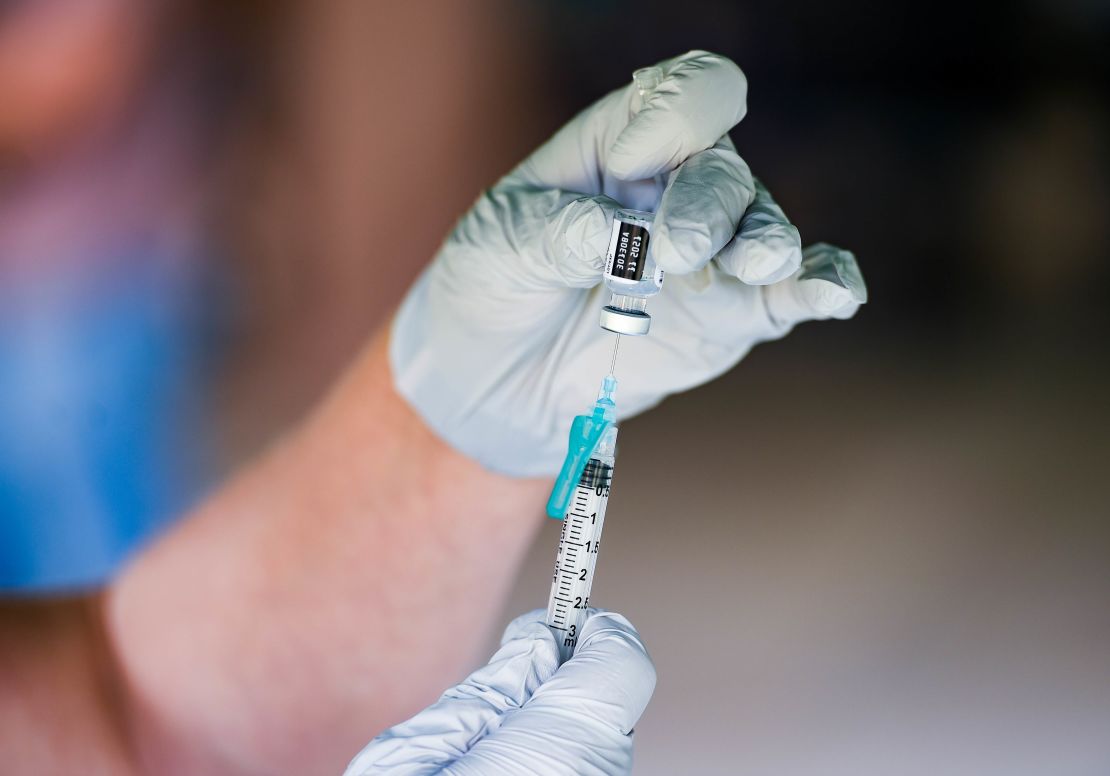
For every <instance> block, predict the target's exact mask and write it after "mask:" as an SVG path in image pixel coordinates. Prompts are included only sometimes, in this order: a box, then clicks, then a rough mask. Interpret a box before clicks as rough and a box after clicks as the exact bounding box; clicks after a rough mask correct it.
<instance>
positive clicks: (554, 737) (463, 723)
mask: <svg viewBox="0 0 1110 776" xmlns="http://www.w3.org/2000/svg"><path fill="white" fill-rule="evenodd" d="M544 614H545V612H544V610H542V609H537V610H536V611H534V612H529V613H528V614H526V615H523V616H522V617H518V618H517V619H516V620H514V621H513V622H512V623H511V624H510V625H509V627H508V629H506V631H505V635H504V636H503V637H502V639H501V649H499V650H498V651H497V654H495V655H494V656H493V658H492V659H491V660H490V662H489V664H488V665H486V666H485V667H483V668H480V669H479V670H477V671H475V672H474V673H473V674H471V675H470V676H469V677H468V678H467V679H466V681H464V682H463V683H462V684H460V685H458V686H457V687H454V688H452V689H450V690H448V691H447V692H445V693H444V694H443V696H442V697H441V698H440V699H439V701H438V702H437V703H435V704H434V705H432V706H429V707H428V708H427V709H425V710H424V711H422V712H420V713H419V714H417V715H416V716H415V717H413V718H412V719H410V720H408V721H407V722H402V723H401V724H400V725H397V726H396V727H393V728H390V729H389V730H387V731H385V732H384V733H382V734H381V735H380V736H378V737H377V738H375V739H374V740H373V741H371V742H370V744H369V745H368V746H367V747H366V748H365V749H363V750H362V752H361V753H359V755H358V756H357V757H355V759H354V760H352V761H351V764H350V765H349V766H348V768H347V771H346V774H345V776H367V775H368V774H378V773H389V774H397V775H399V776H411V775H412V774H432V773H445V774H457V775H459V776H462V775H464V774H465V775H467V776H478V775H479V774H480V775H481V776H493V774H506V776H508V775H509V774H511V775H512V776H517V775H518V774H522V773H527V774H534V775H535V776H547V775H548V774H552V775H553V774H583V775H585V776H589V775H590V774H607V775H611V774H623V773H629V772H630V771H631V769H632V727H633V726H634V725H635V724H636V721H637V720H639V718H640V715H641V714H642V713H643V711H644V708H645V707H646V706H647V703H648V700H650V699H651V693H652V691H653V690H654V689H655V667H654V666H653V665H652V662H651V658H650V657H648V654H647V651H646V650H645V649H644V645H643V643H642V642H641V641H640V637H639V634H637V633H636V631H635V629H633V627H632V625H631V624H630V623H629V622H628V620H626V619H625V618H624V617H622V616H621V615H619V614H614V613H611V612H604V611H600V610H597V609H592V610H590V612H589V616H588V617H587V618H586V621H585V622H584V623H583V625H582V630H581V637H580V639H579V641H578V647H577V649H576V651H575V653H574V655H573V656H572V657H571V658H570V659H569V660H568V661H567V662H566V663H564V664H563V665H562V666H560V665H559V648H558V645H557V643H556V639H555V636H554V634H553V632H552V631H551V629H550V628H548V627H547V625H545V624H544V622H543V618H544Z"/></svg>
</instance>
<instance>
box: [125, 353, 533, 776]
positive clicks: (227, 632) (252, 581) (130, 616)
mask: <svg viewBox="0 0 1110 776" xmlns="http://www.w3.org/2000/svg"><path fill="white" fill-rule="evenodd" d="M546 484H547V483H545V482H543V481H540V480H511V479H508V478H504V477H500V476H498V475H494V474H491V473H489V472H487V471H485V470H483V469H482V468H481V467H479V466H478V465H477V464H475V463H473V462H472V461H470V460H468V459H466V458H465V457H463V456H461V455H460V454H458V453H456V452H455V451H453V450H451V449H450V448H448V447H447V446H446V445H444V444H443V443H442V442H440V441H439V440H438V439H437V438H436V437H434V436H433V435H432V434H431V433H430V432H429V431H428V430H427V428H426V427H425V426H424V425H423V424H422V423H421V421H420V419H419V418H418V417H417V416H416V415H415V414H414V413H413V412H412V410H411V409H410V408H409V407H408V406H407V405H406V404H405V403H404V402H403V401H402V400H401V399H400V398H399V397H398V396H397V395H396V393H395V392H394V390H393V387H392V382H391V379H390V375H389V370H388V365H387V359H386V346H385V337H384V336H380V337H379V338H378V339H377V340H376V341H375V342H374V343H373V344H372V345H371V346H370V348H369V349H368V351H367V352H366V353H365V354H364V355H363V356H362V357H361V358H360V359H359V360H358V362H357V363H356V365H355V366H354V367H353V368H352V369H351V370H350V372H349V373H348V374H347V376H346V377H345V379H344V380H343V381H342V383H341V384H340V385H339V386H338V387H337V388H336V389H335V390H334V391H333V393H332V394H331V396H330V397H329V398H328V400H327V401H326V402H325V403H324V405H323V406H322V407H320V408H319V410H318V411H317V412H316V413H315V414H314V415H313V416H312V417H311V418H309V419H308V420H307V421H306V422H305V423H304V424H303V426H302V427H301V428H299V429H298V430H297V431H296V432H295V433H293V434H292V435H290V436H289V437H288V438H287V439H286V440H285V441H284V442H283V443H281V444H280V445H278V446H277V447H276V448H275V449H274V450H273V451H272V452H271V453H270V454H269V455H267V456H266V457H265V458H264V460H262V461H260V462H259V463H257V464H256V465H254V466H252V467H251V468H250V469H249V470H247V471H245V472H244V473H243V474H242V475H241V476H239V477H238V478H237V479H236V480H234V481H233V482H232V483H231V484H230V485H228V486H227V487H226V488H225V489H224V490H222V491H221V492H219V493H217V494H215V495H214V496H213V497H212V498H211V499H210V500H209V501H208V502H207V503H205V504H204V505H203V506H202V507H201V508H199V509H198V510H197V511H196V513H195V514H193V515H192V516H190V517H189V518H188V519H186V520H185V521H183V524H182V525H181V526H180V527H179V529H178V530H176V531H174V532H173V533H172V534H170V535H169V536H167V537H166V538H165V539H164V540H163V541H162V542H161V543H160V544H159V545H158V546H156V547H155V548H153V550H152V551H151V552H149V553H147V554H146V555H144V556H143V557H142V559H141V560H140V561H139V562H138V563H136V564H135V566H134V567H133V568H131V569H130V570H129V571H128V572H127V573H126V574H125V575H124V576H123V578H122V579H121V580H120V582H119V583H118V585H117V586H116V587H115V589H114V591H113V592H112V594H111V595H110V597H109V598H108V603H107V617H108V623H109V626H108V627H109V632H110V635H111V637H112V639H113V642H114V644H115V645H116V649H117V652H118V659H119V663H120V667H121V671H122V673H123V675H124V676H125V677H126V678H127V681H128V683H129V697H130V698H131V699H132V702H133V705H132V711H133V719H134V720H135V724H136V726H137V727H136V736H137V740H138V742H139V746H140V748H141V749H142V750H143V753H144V757H145V758H148V759H149V760H151V761H153V762H155V763H156V765H157V769H158V772H159V773H172V772H195V771H196V770H197V769H198V768H202V769H203V770H204V772H206V773H213V772H216V770H218V769H221V770H222V769H226V770H228V771H231V772H238V771H242V772H260V773H268V774H273V773H282V772H287V773H297V774H311V773H325V772H335V771H336V769H337V768H341V766H342V765H343V764H344V762H345V760H346V758H348V757H349V756H350V755H351V754H352V753H353V752H354V751H356V750H357V749H358V748H359V746H360V745H361V744H363V743H364V742H365V740H366V739H367V738H368V737H369V736H371V735H373V734H374V733H375V732H377V730H379V729H380V728H383V727H385V726H387V725H388V724H390V723H392V722H395V721H397V720H398V719H400V718H402V717H404V716H405V715H407V714H408V713H410V712H412V711H414V710H415V709H417V708H419V707H420V706H421V705H422V704H424V703H426V702H428V701H429V700H430V699H432V698H433V697H434V696H435V695H436V694H437V693H438V692H439V691H440V690H442V688H443V687H445V686H448V685H449V684H451V683H452V682H453V681H456V680H457V679H458V678H459V677H460V676H461V675H462V674H464V673H465V669H466V668H467V667H468V666H470V664H471V663H472V660H473V657H474V655H475V654H476V650H477V649H478V647H479V645H480V644H481V643H482V641H483V639H484V638H485V636H486V634H487V632H488V629H489V627H490V626H491V625H492V618H493V617H494V616H495V614H496V612H497V611H498V608H499V607H498V602H499V601H500V600H501V599H502V597H503V596H504V594H505V592H506V589H507V586H508V585H509V583H510V582H511V580H512V578H513V575H514V573H515V571H516V569H517V567H518V563H519V561H520V559H521V557H522V555H523V553H524V551H525V550H526V548H527V546H528V543H529V541H530V539H531V538H532V536H533V535H534V532H535V531H536V529H537V528H538V525H539V522H540V504H541V500H542V495H543V490H544V488H545V487H546ZM491 493H493V494H496V497H494V498H491V497H490V494H491ZM464 590H465V591H467V593H468V594H469V595H471V596H473V595H474V593H475V592H478V594H479V595H480V599H479V600H474V599H473V598H471V599H470V600H464V599H463V597H462V591H464ZM198 758H199V759H198ZM174 763H176V764H177V767H174Z"/></svg>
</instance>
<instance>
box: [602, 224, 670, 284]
mask: <svg viewBox="0 0 1110 776" xmlns="http://www.w3.org/2000/svg"><path fill="white" fill-rule="evenodd" d="M654 221H655V214H654V213H648V212H647V211H645V210H629V209H621V210H618V211H617V214H616V217H614V219H613V232H612V234H611V235H610V236H609V250H608V251H607V252H606V254H605V287H606V288H608V289H609V290H610V291H611V292H612V293H613V294H617V295H620V296H632V297H642V298H644V299H646V298H648V297H650V296H655V295H656V294H658V293H659V289H661V288H662V287H663V270H661V269H659V268H658V267H656V266H655V262H654V261H653V260H652V258H651V228H652V224H653V223H654Z"/></svg>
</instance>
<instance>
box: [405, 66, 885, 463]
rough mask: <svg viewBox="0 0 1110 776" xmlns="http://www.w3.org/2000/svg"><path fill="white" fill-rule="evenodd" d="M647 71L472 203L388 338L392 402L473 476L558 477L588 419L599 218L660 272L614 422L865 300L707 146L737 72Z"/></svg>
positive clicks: (735, 160) (628, 353)
mask: <svg viewBox="0 0 1110 776" xmlns="http://www.w3.org/2000/svg"><path fill="white" fill-rule="evenodd" d="M660 67H661V68H662V70H663V73H664V77H663V79H662V82H661V83H660V85H659V86H658V88H657V89H656V90H655V91H654V92H653V93H652V94H651V95H650V96H649V97H648V98H647V101H646V104H644V105H643V106H642V107H641V106H640V104H639V103H640V100H641V98H640V97H639V94H638V92H637V91H636V90H635V89H634V88H633V87H632V86H631V85H629V86H627V87H625V88H623V89H619V90H617V91H615V92H613V93H611V94H609V95H608V96H606V97H604V98H603V99H601V100H600V101H598V102H597V103H595V104H594V105H592V106H591V107H589V108H587V109H586V110H585V111H583V112H582V113H581V114H579V115H578V116H577V117H576V118H575V119H574V120H572V121H571V122H570V123H569V124H567V125H566V126H565V127H563V128H562V129H561V130H560V131H559V132H558V133H556V135H555V136H554V137H553V138H551V140H549V141H548V142H547V143H545V144H544V145H543V146H542V147H541V148H540V149H539V150H538V151H536V152H535V153H534V154H533V155H532V156H531V157H529V158H528V159H526V160H525V161H524V162H523V163H522V164H520V165H519V166H518V167H517V168H516V169H515V170H513V171H512V172H511V173H509V175H507V176H506V177H505V178H504V179H502V180H501V181H500V182H499V183H497V185H495V186H494V187H493V188H492V189H491V190H490V191H488V192H486V193H485V194H484V195H483V196H482V197H481V198H480V199H479V200H478V202H477V203H476V204H475V205H474V207H473V208H472V209H471V210H470V212H469V213H467V214H466V215H465V216H464V217H463V218H462V220H461V221H460V222H459V224H458V226H457V227H456V228H455V230H454V232H453V233H452V234H451V236H450V237H449V238H448V240H447V242H446V244H445V245H444V246H443V248H442V249H441V251H440V253H439V255H438V256H437V257H436V259H435V261H434V262H433V263H432V264H431V265H430V266H429V267H428V268H427V269H426V270H425V271H424V273H423V275H421V277H420V279H419V280H418V281H417V282H416V284H415V285H414V287H413V288H412V289H411V290H410V292H409V294H408V296H407V297H406V298H405V300H404V302H403V304H402V306H401V308H400V310H399V312H398V314H397V317H396V319H395V320H394V322H393V331H392V341H391V347H390V359H391V362H392V368H393V373H394V379H395V381H396V384H397V388H398V390H399V391H400V393H401V395H403V396H404V397H405V398H406V399H407V400H408V402H409V403H410V404H411V405H412V406H413V407H414V408H415V409H416V410H417V412H419V413H420V415H421V416H422V417H423V418H424V420H425V421H426V422H427V423H428V425H429V426H430V427H431V428H432V429H433V430H434V431H436V433H438V434H439V435H440V436H441V437H442V438H443V439H445V440H446V441H447V442H448V443H450V444H451V445H452V446H454V447H455V448H457V449H458V450H460V451H462V452H463V453H465V454H467V455H468V456H470V457H472V458H475V459H477V460H478V461H479V462H480V463H482V464H484V465H485V466H486V467H487V468H490V469H493V470H495V471H499V472H503V473H506V474H511V475H516V476H535V475H550V474H553V473H554V472H556V471H558V469H559V464H560V462H561V461H562V458H563V454H564V453H565V451H566V439H567V432H568V430H569V427H570V423H571V420H572V418H573V416H575V415H577V414H579V413H581V412H584V411H586V410H587V409H588V408H589V407H590V406H591V405H592V403H593V400H594V398H595V396H596V393H597V389H598V385H599V383H600V380H601V377H602V376H603V375H604V374H605V373H606V372H607V371H608V366H609V356H610V352H611V350H612V346H613V336H612V335H611V334H609V333H607V332H605V331H603V330H602V329H601V328H600V327H599V325H598V316H599V312H600V309H601V307H602V306H603V305H604V304H606V303H607V302H608V298H609V297H608V292H607V291H606V289H605V287H604V286H603V285H599V282H600V280H601V277H602V272H603V269H604V266H603V265H604V261H605V253H606V248H607V247H608V241H609V234H610V227H611V223H612V218H613V215H614V212H615V211H616V210H617V208H618V203H619V204H620V205H623V206H625V207H632V208H638V209H643V210H655V211H656V219H655V226H654V230H653V233H652V241H651V247H650V250H651V251H652V256H653V257H654V259H655V261H656V263H657V264H658V265H659V266H660V267H661V268H662V269H663V270H665V271H666V272H667V273H668V274H667V279H666V282H665V283H664V285H663V290H662V292H661V293H660V294H659V295H657V296H656V297H654V298H652V300H651V302H650V304H649V311H650V313H651V316H652V319H653V326H652V331H651V333H650V334H649V335H647V336H646V337H625V338H623V340H622V342H621V352H620V361H619V363H618V366H617V376H618V377H619V378H620V383H621V388H620V390H619V391H618V394H617V417H618V419H621V418H626V417H628V416H631V415H634V414H636V413H639V412H642V411H643V410H645V409H647V408H649V407H652V406H654V405H655V404H657V403H658V402H659V401H661V400H662V399H663V398H664V397H666V396H667V395H669V394H672V393H675V392H678V391H684V390H687V389H689V388H692V387H694V386H697V385H700V384H702V383H704V382H707V381H708V380H711V379H713V378H714V377H716V376H718V375H720V374H721V373H723V372H725V371H726V370H728V369H730V368H731V367H732V366H733V365H735V364H736V362H737V361H739V360H740V358H741V357H743V356H744V355H745V354H746V353H747V352H748V351H749V350H750V349H751V348H752V346H753V345H755V344H757V343H759V342H762V341H764V340H769V339H775V338H778V337H781V336H783V335H784V334H786V333H787V332H788V331H790V329H791V328H792V327H793V326H794V324H796V323H798V322H799V321H804V320H808V319H813V318H829V317H834V318H849V317H851V316H852V315H853V314H854V313H855V311H856V309H857V308H858V306H859V305H860V303H862V302H863V301H865V300H866V290H865V288H864V284H863V279H862V277H861V276H860V273H859V269H858V267H857V266H856V262H855V258H854V257H853V256H852V254H851V253H848V252H847V251H842V250H838V249H836V248H833V247H831V246H828V245H816V246H813V247H811V248H809V249H808V250H807V251H806V252H805V253H804V255H803V252H802V250H801V245H800V241H799V237H798V230H797V229H796V228H794V226H793V225H792V224H790V222H789V221H788V220H787V219H786V216H785V215H784V214H783V212H782V210H781V209H780V208H779V207H778V205H776V204H775V202H774V200H772V199H771V196H770V194H769V193H768V192H767V190H766V189H765V188H764V187H763V186H762V185H761V184H760V183H759V182H758V181H757V180H755V179H754V178H753V177H752V174H751V171H750V170H749V169H748V165H747V164H746V163H745V162H744V160H743V159H741V158H740V157H739V156H738V155H737V153H736V150H735V148H734V147H733V145H732V141H731V140H729V138H728V136H727V134H726V133H727V132H728V131H729V129H731V128H732V127H733V126H734V125H735V124H736V123H737V122H739V121H740V119H741V118H743V116H744V113H745V112H746V104H745V98H746V93H747V81H746V80H745V78H744V74H743V73H742V72H741V71H740V69H739V68H738V67H737V66H736V65H735V64H733V63H732V62H731V61H730V60H728V59H726V58H724V57H721V56H717V55H714V54H709V53H706V52H704V51H694V52H690V53H688V54H684V55H683V56H680V57H677V58H676V59H672V60H668V61H666V62H663V63H662V64H661V65H660ZM672 171H673V172H672ZM660 173H670V174H669V176H668V179H667V184H666V188H665V189H663V188H662V186H661V184H660V183H658V182H657V180H656V179H655V176H658V175H659V174H660Z"/></svg>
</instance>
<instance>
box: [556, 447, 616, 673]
mask: <svg viewBox="0 0 1110 776" xmlns="http://www.w3.org/2000/svg"><path fill="white" fill-rule="evenodd" d="M616 449H617V427H616V426H610V427H609V429H608V430H607V431H606V432H605V435H604V436H603V437H602V439H601V441H600V442H599V443H598V446H597V448H596V449H595V450H594V454H593V456H592V457H591V458H590V460H589V462H588V463H587V464H586V468H585V469H584V470H583V471H582V476H581V477H579V479H578V484H577V485H576V486H575V488H574V493H573V494H572V496H571V500H570V505H569V506H568V508H567V512H566V515H565V516H564V517H563V528H562V533H561V534H560V537H559V554H558V555H557V556H556V558H555V572H554V574H553V575H552V578H551V596H550V597H549V599H548V604H547V620H546V622H547V624H548V625H549V626H550V627H551V628H552V630H554V631H555V633H556V635H557V636H558V639H559V655H560V658H561V659H562V660H566V659H567V658H569V657H570V656H571V654H572V653H573V652H574V648H575V646H576V645H577V644H578V635H579V634H580V633H581V631H582V623H583V622H585V619H586V613H587V609H588V608H589V606H590V592H591V590H592V589H593V583H594V572H595V570H596V568H597V555H598V550H599V548H600V545H601V531H602V528H603V527H604V525H605V508H606V506H608V503H609V487H610V485H611V483H612V479H613V464H614V463H615V461H616Z"/></svg>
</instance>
